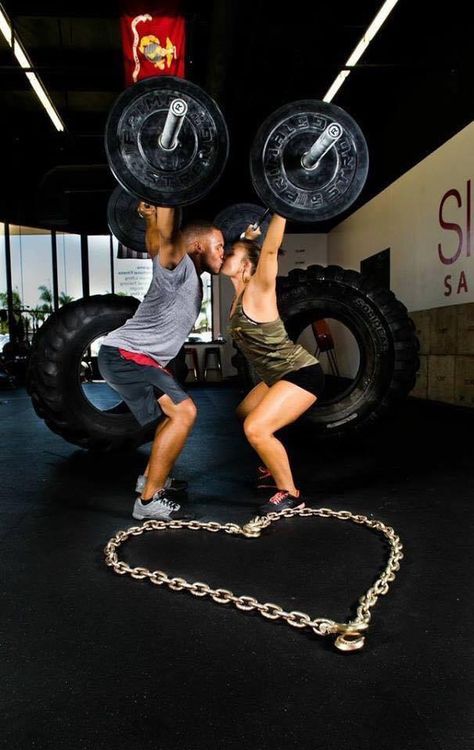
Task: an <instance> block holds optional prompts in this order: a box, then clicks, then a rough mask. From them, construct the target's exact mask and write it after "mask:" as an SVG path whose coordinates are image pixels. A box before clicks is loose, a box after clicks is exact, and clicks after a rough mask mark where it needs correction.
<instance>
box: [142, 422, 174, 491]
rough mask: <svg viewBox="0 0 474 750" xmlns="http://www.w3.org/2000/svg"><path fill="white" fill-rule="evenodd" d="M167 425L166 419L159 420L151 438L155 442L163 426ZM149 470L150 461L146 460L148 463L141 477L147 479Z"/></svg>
mask: <svg viewBox="0 0 474 750" xmlns="http://www.w3.org/2000/svg"><path fill="white" fill-rule="evenodd" d="M167 423H168V417H164V418H163V419H162V420H161V422H160V423H159V425H158V427H157V428H156V431H155V437H154V438H153V439H154V440H156V438H157V437H158V435H159V434H160V432H161V430H162V429H163V428H164V427H165V425H166V424H167ZM149 470H150V459H148V463H147V465H146V469H145V471H144V472H143V475H144V476H145V477H147V476H148V472H149Z"/></svg>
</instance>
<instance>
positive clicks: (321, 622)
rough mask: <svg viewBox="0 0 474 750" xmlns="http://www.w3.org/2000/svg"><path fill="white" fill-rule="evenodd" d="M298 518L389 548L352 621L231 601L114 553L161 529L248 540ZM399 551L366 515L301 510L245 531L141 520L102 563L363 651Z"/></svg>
mask: <svg viewBox="0 0 474 750" xmlns="http://www.w3.org/2000/svg"><path fill="white" fill-rule="evenodd" d="M294 516H301V517H302V518H310V517H312V516H318V517H320V518H336V519H338V520H340V521H352V522H353V523H357V524H360V525H364V526H367V527H368V528H370V529H374V530H375V531H378V532H380V533H381V534H383V536H384V537H385V538H386V540H387V541H388V543H389V545H390V555H389V559H388V563H387V566H386V568H385V570H384V571H383V573H382V574H381V576H380V578H378V579H377V580H376V581H375V583H374V584H373V585H372V586H371V587H370V588H369V589H368V591H366V592H365V594H363V595H362V596H361V597H360V599H359V606H358V607H357V611H356V617H355V619H354V620H350V621H349V622H345V623H338V622H335V621H334V620H329V619H326V618H324V617H318V618H313V619H312V618H311V617H310V616H309V615H308V614H306V612H298V611H296V610H295V611H292V612H285V610H284V609H282V607H280V606H279V605H278V604H274V603H272V602H265V603H264V604H262V603H261V602H259V601H258V600H257V599H255V598H254V597H253V596H245V595H244V596H236V595H235V594H234V593H233V592H232V591H228V590H227V589H222V588H218V589H212V588H211V587H210V586H208V584H207V583H203V582H202V581H195V582H194V583H190V582H189V581H186V579H184V578H179V577H176V576H175V577H172V578H170V577H169V576H168V575H167V573H165V572H164V571H162V570H153V571H151V570H148V568H144V567H135V568H132V567H130V566H129V565H128V564H127V563H126V562H124V561H123V560H119V559H118V556H117V552H116V550H117V549H118V548H119V547H120V546H121V545H122V544H123V543H124V542H126V541H127V539H129V538H130V537H133V536H140V535H141V534H144V533H146V532H147V531H162V530H165V529H188V530H189V531H209V532H211V533H217V532H218V531H224V532H225V533H226V534H233V535H235V536H238V535H241V536H244V537H247V538H258V537H259V536H260V534H261V532H262V531H263V530H264V529H266V528H268V527H269V526H271V525H272V524H273V523H275V522H276V521H280V520H281V519H282V518H293V517H294ZM402 550H403V546H402V544H401V541H400V537H398V536H397V534H396V533H395V531H394V530H393V529H392V528H391V526H386V525H385V524H384V523H382V521H377V520H376V519H372V518H367V516H363V515H356V514H353V513H351V512H350V511H348V510H332V509H331V508H303V509H301V510H283V511H280V512H274V513H269V514H268V515H266V516H257V517H256V518H253V519H252V520H251V521H249V522H248V523H247V524H245V525H244V526H238V525H237V524H235V523H226V524H221V523H217V522H216V521H209V522H206V523H203V522H201V521H158V520H150V521H145V522H144V523H143V525H142V526H131V527H130V528H129V529H127V530H126V531H123V530H122V531H118V532H117V533H116V534H115V536H113V537H112V538H111V539H110V540H109V541H108V542H107V544H106V546H105V548H104V553H105V563H106V565H108V566H109V567H111V568H113V570H114V571H115V573H118V575H129V576H131V577H132V578H134V579H136V580H143V579H145V578H148V579H149V580H150V582H151V583H154V584H155V585H156V586H161V585H163V584H165V585H166V586H168V588H170V589H171V591H189V592H190V593H191V594H192V595H193V596H196V597H205V596H208V597H210V598H211V599H212V600H213V601H214V602H216V603H217V604H233V605H234V606H235V607H236V608H237V609H239V610H241V611H242V612H250V611H252V610H256V611H257V612H259V614H260V615H262V617H265V618H266V619H267V620H275V621H276V620H284V621H285V622H287V623H288V625H291V626H292V627H294V628H300V629H303V628H310V629H311V630H312V631H313V632H314V633H316V635H320V636H325V635H336V641H335V645H336V647H337V648H338V649H340V650H341V651H358V650H359V649H360V648H362V647H363V645H364V642H365V637H364V636H363V635H362V633H363V632H365V631H366V630H367V628H368V626H369V623H370V619H371V616H372V612H371V610H372V608H373V607H374V606H375V605H376V604H377V601H378V599H379V597H380V596H385V595H386V594H387V593H388V590H389V583H392V581H394V580H395V574H396V572H397V571H398V570H399V569H400V560H402V559H403V552H402Z"/></svg>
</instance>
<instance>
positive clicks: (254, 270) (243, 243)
mask: <svg viewBox="0 0 474 750" xmlns="http://www.w3.org/2000/svg"><path fill="white" fill-rule="evenodd" d="M285 225H286V219H283V218H282V217H281V216H278V215H276V214H275V215H274V216H273V217H272V219H271V221H270V225H269V227H268V231H267V234H266V237H265V240H264V243H263V246H262V248H260V246H259V245H258V244H257V243H256V242H255V239H256V238H257V237H258V235H259V233H260V231H259V229H254V228H253V227H252V226H250V227H249V228H248V229H247V231H246V233H245V237H246V238H245V239H243V240H238V241H237V242H234V244H233V245H232V249H231V251H230V253H229V254H228V255H227V257H226V260H225V261H224V264H223V266H222V269H221V273H222V274H224V275H225V276H228V277H229V278H230V280H231V281H232V283H233V285H234V289H235V298H234V301H233V304H232V308H231V311H230V316H229V321H230V322H229V332H230V334H231V336H232V338H233V340H234V341H235V343H236V345H237V346H238V348H239V349H240V350H241V351H242V353H243V354H244V355H245V357H246V358H247V359H248V360H249V362H251V363H252V365H253V366H254V368H255V371H256V372H257V375H258V376H259V377H260V378H261V380H262V382H261V383H259V384H258V385H256V386H255V388H253V390H252V391H250V393H249V394H248V395H247V396H246V397H245V398H244V400H243V401H242V402H241V404H240V405H239V407H238V409H237V414H238V416H239V417H240V418H241V419H242V420H243V426H244V431H245V435H246V437H247V439H248V441H249V443H250V444H251V446H252V447H253V448H254V449H255V451H256V452H257V453H258V455H259V456H260V458H261V460H262V462H263V464H264V467H265V469H264V467H262V469H264V470H266V472H267V475H268V477H269V478H270V479H271V480H272V481H273V484H274V490H275V491H274V492H273V494H272V496H271V497H270V498H269V500H268V501H267V502H266V503H265V504H264V505H262V506H261V507H260V512H261V513H269V512H271V511H280V510H285V509H287V508H302V507H304V505H305V498H304V497H303V496H302V495H301V493H300V491H299V490H298V488H297V487H296V486H295V483H294V479H293V474H292V471H291V467H290V462H289V459H288V454H287V452H286V450H285V447H284V446H283V444H282V443H281V441H280V440H278V438H276V437H275V433H276V432H277V431H278V430H280V429H281V428H282V427H285V426H286V425H288V424H291V423H292V422H294V421H295V420H296V419H298V417H300V416H301V415H302V414H304V412H305V411H307V410H308V409H309V408H310V407H311V406H313V404H315V403H316V401H317V399H318V398H319V396H320V394H321V392H322V390H323V386H324V374H323V370H322V368H321V365H320V364H319V362H318V360H317V359H316V358H315V357H313V356H312V355H311V354H309V352H307V351H306V349H304V348H303V347H302V346H300V345H299V344H294V343H293V342H292V341H291V340H290V338H289V337H288V334H287V332H286V330H285V327H284V325H283V321H282V320H281V318H280V316H279V313H278V308H277V297H276V278H277V274H278V250H279V248H280V245H281V243H282V240H283V235H284V231H285Z"/></svg>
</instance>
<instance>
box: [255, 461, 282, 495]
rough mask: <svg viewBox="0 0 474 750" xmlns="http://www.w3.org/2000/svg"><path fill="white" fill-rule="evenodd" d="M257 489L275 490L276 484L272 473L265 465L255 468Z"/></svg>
mask: <svg viewBox="0 0 474 750" xmlns="http://www.w3.org/2000/svg"><path fill="white" fill-rule="evenodd" d="M255 487H256V489H257V490H265V491H267V490H276V489H277V486H276V484H275V480H274V479H273V477H272V475H271V474H270V472H269V471H268V469H267V467H266V466H259V467H258V468H257V479H256V482H255Z"/></svg>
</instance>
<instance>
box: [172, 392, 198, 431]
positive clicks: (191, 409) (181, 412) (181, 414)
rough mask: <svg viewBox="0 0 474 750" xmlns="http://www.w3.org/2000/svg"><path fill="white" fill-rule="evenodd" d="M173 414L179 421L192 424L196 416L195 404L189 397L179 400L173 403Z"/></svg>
mask: <svg viewBox="0 0 474 750" xmlns="http://www.w3.org/2000/svg"><path fill="white" fill-rule="evenodd" d="M174 416H175V418H176V419H178V420H179V421H180V422H184V423H185V424H187V425H189V426H192V425H193V424H194V422H195V421H196V417H197V409H196V404H195V403H194V401H193V400H192V399H190V398H187V399H186V400H185V401H180V403H179V404H175V407H174Z"/></svg>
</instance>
